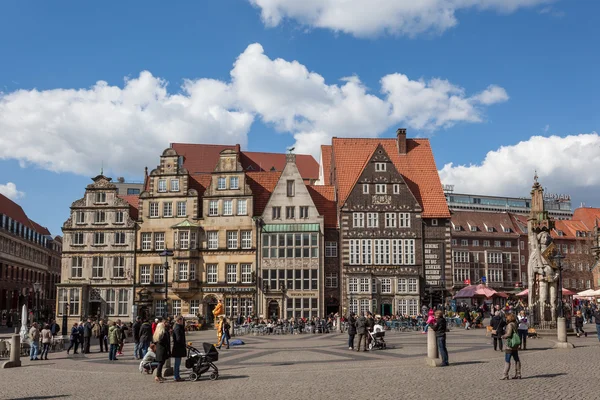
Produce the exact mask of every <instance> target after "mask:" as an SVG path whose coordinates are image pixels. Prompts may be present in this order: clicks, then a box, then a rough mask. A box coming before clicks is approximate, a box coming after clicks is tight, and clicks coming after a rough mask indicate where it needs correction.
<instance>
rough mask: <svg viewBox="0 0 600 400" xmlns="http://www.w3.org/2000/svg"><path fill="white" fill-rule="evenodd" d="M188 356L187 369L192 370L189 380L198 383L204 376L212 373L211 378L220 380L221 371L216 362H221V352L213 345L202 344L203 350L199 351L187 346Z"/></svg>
mask: <svg viewBox="0 0 600 400" xmlns="http://www.w3.org/2000/svg"><path fill="white" fill-rule="evenodd" d="M186 348H187V351H188V355H187V359H186V360H185V367H186V368H188V369H191V370H192V372H190V376H189V380H190V381H197V380H198V379H200V376H201V375H202V374H205V373H207V372H209V371H210V375H209V378H210V380H211V381H214V380H216V379H218V378H219V369H218V368H217V366H216V365H215V364H213V362H214V361H218V360H219V352H218V351H217V349H216V348H215V346H214V345H213V344H212V343H202V350H198V349H196V348H195V347H193V346H192V345H191V344H190V345H188V346H186Z"/></svg>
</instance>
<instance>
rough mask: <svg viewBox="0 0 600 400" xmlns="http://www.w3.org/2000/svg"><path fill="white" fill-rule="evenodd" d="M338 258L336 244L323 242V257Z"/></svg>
mask: <svg viewBox="0 0 600 400" xmlns="http://www.w3.org/2000/svg"><path fill="white" fill-rule="evenodd" d="M337 256H338V244H337V242H325V257H327V258H333V257H337Z"/></svg>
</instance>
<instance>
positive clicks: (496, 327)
mask: <svg viewBox="0 0 600 400" xmlns="http://www.w3.org/2000/svg"><path fill="white" fill-rule="evenodd" d="M490 325H491V326H492V338H493V339H494V351H496V349H497V347H498V346H500V351H502V335H504V328H505V327H506V322H504V318H502V315H501V314H500V311H496V312H495V313H494V316H493V317H492V320H491V321H490Z"/></svg>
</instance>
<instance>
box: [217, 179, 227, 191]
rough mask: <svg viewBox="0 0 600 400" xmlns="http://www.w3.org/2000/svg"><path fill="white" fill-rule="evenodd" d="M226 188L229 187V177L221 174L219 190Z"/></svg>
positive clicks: (218, 182)
mask: <svg viewBox="0 0 600 400" xmlns="http://www.w3.org/2000/svg"><path fill="white" fill-rule="evenodd" d="M225 189H227V178H226V177H224V176H220V177H218V178H217V190H225Z"/></svg>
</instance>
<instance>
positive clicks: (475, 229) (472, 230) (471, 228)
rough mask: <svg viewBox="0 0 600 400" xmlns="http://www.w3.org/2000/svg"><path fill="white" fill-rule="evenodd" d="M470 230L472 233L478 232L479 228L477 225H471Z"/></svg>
mask: <svg viewBox="0 0 600 400" xmlns="http://www.w3.org/2000/svg"><path fill="white" fill-rule="evenodd" d="M469 230H470V231H471V232H477V226H476V225H471V224H469Z"/></svg>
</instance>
